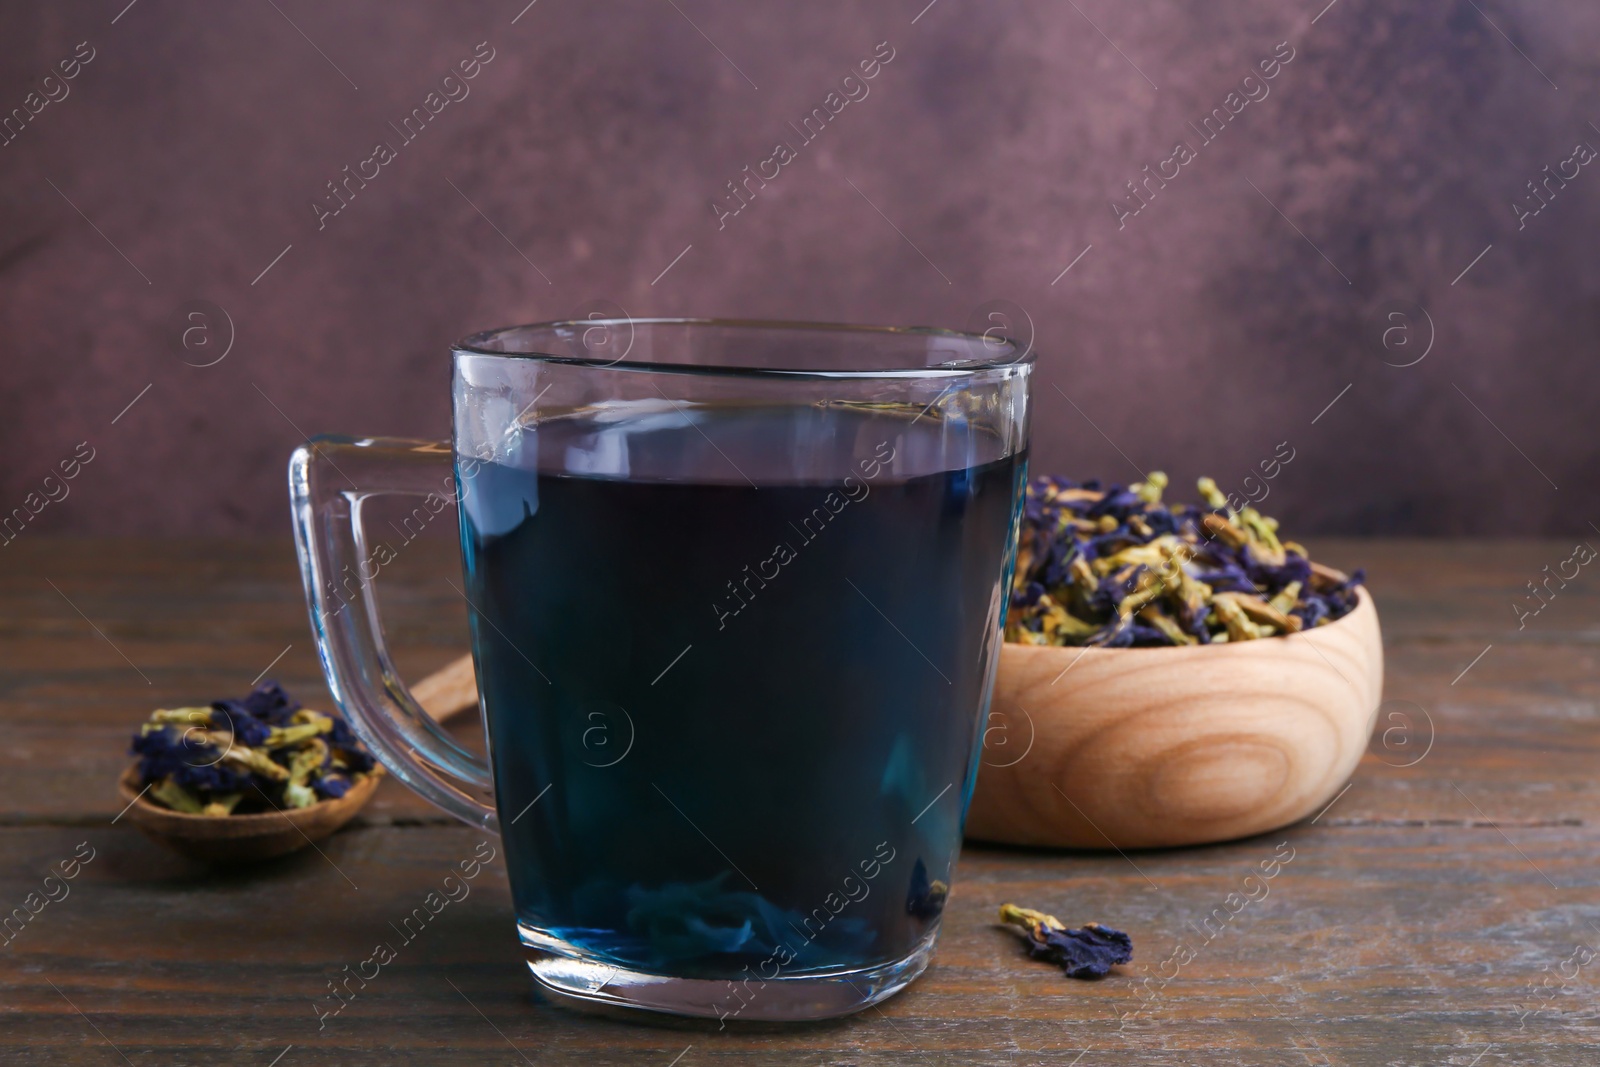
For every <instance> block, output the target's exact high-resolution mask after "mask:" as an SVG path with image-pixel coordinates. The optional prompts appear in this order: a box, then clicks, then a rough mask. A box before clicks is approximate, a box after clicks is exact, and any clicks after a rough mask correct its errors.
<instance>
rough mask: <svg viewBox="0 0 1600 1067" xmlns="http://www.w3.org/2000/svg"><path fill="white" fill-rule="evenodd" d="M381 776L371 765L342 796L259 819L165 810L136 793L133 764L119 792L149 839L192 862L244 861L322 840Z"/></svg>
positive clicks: (377, 767)
mask: <svg viewBox="0 0 1600 1067" xmlns="http://www.w3.org/2000/svg"><path fill="white" fill-rule="evenodd" d="M383 775H384V770H383V767H382V765H381V764H375V765H374V766H373V768H372V771H371V772H370V773H368V774H366V775H364V776H363V777H361V778H360V779H358V780H357V781H356V782H355V783H354V784H352V785H351V786H350V788H349V790H347V791H346V792H345V795H344V796H342V797H338V798H336V799H333V800H319V801H318V802H317V803H315V804H313V805H311V806H310V807H309V808H285V809H284V810H282V811H269V812H264V813H262V814H260V815H228V816H211V815H188V814H185V813H184V812H181V811H172V810H171V809H169V808H163V807H162V806H160V805H159V804H155V803H153V802H151V801H149V800H146V799H145V798H144V797H142V796H140V795H139V768H138V766H137V765H134V766H131V767H129V768H128V769H127V770H126V771H124V772H123V774H122V778H121V780H119V781H118V782H117V792H119V793H120V794H121V795H122V802H123V804H125V805H128V809H127V811H128V818H130V819H132V820H133V824H134V825H135V826H137V827H138V828H139V829H140V830H142V831H144V833H145V835H146V836H147V837H150V838H152V839H154V840H156V841H159V842H161V843H162V844H164V845H169V846H171V847H172V848H174V849H177V850H178V851H179V852H181V853H183V854H184V855H185V856H189V857H191V858H192V859H198V860H207V861H210V862H213V863H246V862H252V861H255V860H265V859H271V858H273V857H274V856H285V855H288V854H289V853H291V852H293V851H295V850H296V849H301V848H305V847H306V846H307V845H309V844H312V843H313V842H316V841H321V840H322V839H323V838H325V837H327V836H328V835H329V834H331V833H333V832H334V831H335V830H337V829H339V827H341V826H343V825H344V824H345V823H347V822H349V821H350V820H351V818H353V817H354V816H355V814H356V813H357V812H359V811H360V810H361V808H362V806H363V805H364V804H366V802H367V800H368V799H369V798H371V796H372V794H373V791H374V790H376V789H377V788H378V781H379V779H381V778H382V777H383Z"/></svg>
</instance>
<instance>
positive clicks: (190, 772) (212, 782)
mask: <svg viewBox="0 0 1600 1067" xmlns="http://www.w3.org/2000/svg"><path fill="white" fill-rule="evenodd" d="M131 751H132V752H133V754H134V755H136V756H138V757H139V778H140V784H141V785H142V786H147V787H149V792H148V793H147V794H146V795H147V796H148V797H150V799H152V800H154V801H155V802H156V803H158V804H161V805H162V806H164V807H167V808H171V809H172V810H173V811H181V812H187V813H189V814H191V815H214V816H218V817H221V816H227V815H245V814H253V813H257V812H262V811H271V810H273V809H274V808H305V807H310V806H311V805H312V804H315V803H316V802H317V801H319V800H327V799H331V798H333V797H342V796H344V794H345V792H346V791H348V790H349V788H350V786H351V785H352V784H353V783H354V782H355V781H356V780H357V779H359V778H360V777H361V776H363V775H365V774H367V773H369V772H370V771H371V770H372V767H373V761H372V756H371V755H370V754H369V753H368V752H367V750H366V749H365V748H364V747H362V745H361V742H359V741H357V740H356V737H355V734H353V733H351V731H350V727H349V725H348V724H347V723H346V722H345V721H344V720H343V719H342V718H340V717H338V716H337V715H331V714H324V713H323V712H320V711H312V710H311V709H309V708H303V707H301V706H300V703H299V701H297V700H295V699H294V698H293V697H291V696H289V694H288V693H286V692H284V690H283V687H282V686H280V685H278V683H277V682H272V681H268V682H263V683H262V684H261V685H259V686H257V687H256V689H255V690H254V691H253V692H251V693H250V695H249V696H246V697H244V698H243V699H242V700H219V701H217V702H215V703H213V704H212V705H211V706H210V707H203V708H200V707H196V708H160V709H157V710H156V711H153V712H151V713H150V719H149V721H148V722H146V723H144V724H143V725H142V726H140V728H139V732H138V733H137V734H135V735H134V737H133V747H132V750H131Z"/></svg>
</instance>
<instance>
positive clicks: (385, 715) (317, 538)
mask: <svg viewBox="0 0 1600 1067" xmlns="http://www.w3.org/2000/svg"><path fill="white" fill-rule="evenodd" d="M388 495H401V496H421V497H428V496H439V497H443V498H444V499H446V500H449V501H454V500H455V495H456V494H455V469H454V459H453V454H452V451H451V448H450V445H449V444H448V443H447V442H444V441H415V440H410V439H406V438H398V437H369V438H355V437H339V436H331V435H330V436H319V437H313V438H311V439H310V440H309V441H307V442H306V443H305V444H303V445H301V446H300V447H299V448H296V449H295V450H294V454H293V456H291V457H290V459H289V498H290V504H291V506H292V508H293V510H294V540H295V548H296V549H297V550H298V552H299V555H300V577H301V580H302V581H303V582H304V583H305V590H306V606H307V608H308V609H309V610H310V613H311V629H312V632H313V634H314V635H315V637H316V642H317V654H318V656H319V658H320V659H321V660H322V669H323V673H324V674H325V675H326V676H327V681H328V688H329V690H330V691H332V693H333V699H334V701H335V703H337V704H338V705H339V709H340V710H341V711H342V712H344V715H345V718H346V719H348V720H349V721H350V725H351V726H352V727H353V728H354V729H355V732H356V735H357V736H358V737H360V738H361V740H362V742H364V743H365V744H366V746H367V747H368V748H369V749H371V750H372V752H373V754H374V755H376V756H377V757H378V759H379V760H380V761H381V762H382V763H383V764H384V766H385V767H387V768H388V769H389V770H390V771H391V772H393V773H394V775H395V777H397V778H399V779H400V780H401V781H402V782H404V783H405V784H406V785H408V786H410V787H411V788H412V789H414V790H416V792H418V793H420V794H421V795H422V796H423V797H424V798H426V799H428V800H431V801H432V802H433V803H435V804H437V805H438V806H439V807H441V808H443V809H444V810H445V811H447V812H449V813H450V814H451V815H454V816H455V817H456V818H458V819H460V820H461V821H463V822H465V823H468V824H469V825H472V826H478V827H482V828H484V829H486V830H489V831H491V832H494V833H498V832H499V829H500V826H499V819H498V817H497V816H496V814H495V809H494V807H493V806H492V804H490V803H486V802H485V801H486V800H491V799H492V796H493V788H494V786H493V779H492V777H491V774H490V770H489V765H488V763H487V762H485V761H484V760H482V759H480V758H479V757H477V756H475V755H473V754H472V753H471V752H468V751H467V750H466V749H464V748H462V747H461V746H460V745H459V744H457V743H456V742H455V740H454V739H453V738H451V737H450V736H449V735H448V734H446V733H445V732H444V731H443V730H442V729H440V727H439V726H438V724H437V723H435V722H434V721H433V718H432V717H431V716H429V715H428V713H427V712H425V711H423V710H422V707H421V705H419V704H418V703H417V701H416V698H415V697H413V696H412V695H411V691H410V690H409V689H407V688H406V684H405V683H404V682H403V681H401V680H400V676H399V674H397V673H396V672H395V669H394V663H393V661H392V660H391V659H390V657H389V649H388V646H387V645H386V644H385V642H384V637H383V624H382V623H381V621H380V620H379V618H378V601H377V597H376V596H375V595H374V592H373V585H372V578H373V577H374V576H375V573H376V571H375V570H373V571H372V573H368V570H369V569H371V565H372V562H373V561H374V560H375V559H376V560H377V561H378V563H379V565H381V564H382V563H383V562H387V561H386V560H383V559H382V558H381V557H380V556H377V555H376V554H375V550H374V549H373V548H372V546H371V544H370V543H369V541H368V539H367V536H366V531H365V529H364V527H363V524H362V508H363V505H364V504H365V502H366V501H367V500H368V499H369V498H371V497H375V496H388ZM346 595H350V597H351V599H349V600H346V599H345V596H346Z"/></svg>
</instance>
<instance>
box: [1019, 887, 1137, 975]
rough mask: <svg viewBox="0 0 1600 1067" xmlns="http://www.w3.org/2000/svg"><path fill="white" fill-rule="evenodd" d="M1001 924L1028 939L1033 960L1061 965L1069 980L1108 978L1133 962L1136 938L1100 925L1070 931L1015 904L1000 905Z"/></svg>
mask: <svg viewBox="0 0 1600 1067" xmlns="http://www.w3.org/2000/svg"><path fill="white" fill-rule="evenodd" d="M1000 921H1001V922H1002V923H1006V924H1007V925H1011V926H1016V927H1019V928H1020V929H1021V930H1022V932H1023V933H1024V934H1025V935H1026V936H1027V946H1028V955H1029V956H1031V957H1032V958H1034V959H1036V960H1049V961H1050V962H1051V963H1056V964H1059V965H1060V966H1061V969H1062V970H1063V971H1064V972H1066V975H1067V977H1068V978H1104V977H1105V976H1106V975H1107V974H1108V973H1110V971H1111V968H1112V967H1114V966H1116V965H1117V964H1119V963H1128V962H1130V961H1131V960H1132V959H1133V938H1131V937H1129V936H1128V935H1127V934H1125V933H1123V932H1122V931H1121V930H1113V929H1112V928H1111V927H1109V926H1101V925H1100V924H1099V923H1088V924H1086V925H1084V926H1082V927H1080V928H1078V929H1076V930H1069V929H1067V924H1066V923H1064V922H1062V921H1061V920H1060V919H1058V918H1056V917H1055V916H1054V915H1046V914H1045V913H1044V912H1042V911H1034V910H1033V909H1032V908H1019V907H1018V906H1017V905H1015V904H1002V905H1000Z"/></svg>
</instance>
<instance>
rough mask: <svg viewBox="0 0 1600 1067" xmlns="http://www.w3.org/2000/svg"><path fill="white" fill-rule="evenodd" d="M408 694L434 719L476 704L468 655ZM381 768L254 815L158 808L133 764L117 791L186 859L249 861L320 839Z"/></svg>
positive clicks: (149, 831)
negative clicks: (325, 793)
mask: <svg viewBox="0 0 1600 1067" xmlns="http://www.w3.org/2000/svg"><path fill="white" fill-rule="evenodd" d="M412 694H413V695H414V696H415V697H416V698H417V702H418V703H420V704H421V705H422V707H423V710H425V711H426V712H427V713H428V714H429V715H432V716H433V717H434V719H435V720H436V721H438V722H443V721H445V720H446V719H449V718H451V717H452V716H454V715H457V714H459V713H461V712H463V711H465V710H467V709H468V708H472V707H477V705H478V688H477V679H476V677H475V675H474V673H473V669H472V657H471V656H462V657H461V658H460V659H457V660H454V661H453V662H451V663H450V664H449V665H448V666H446V667H445V668H444V669H443V670H439V671H435V672H434V673H433V674H430V675H428V676H427V677H426V678H424V679H422V681H420V682H418V683H417V684H416V686H414V687H413V688H412ZM385 773H386V772H385V771H384V769H383V765H382V764H375V765H374V766H373V768H372V771H371V773H369V774H366V775H363V776H362V777H361V778H359V779H358V780H357V781H356V782H355V784H354V785H352V786H351V787H350V789H349V791H347V792H346V793H345V795H344V796H342V797H336V798H334V799H332V800H319V801H318V802H317V803H315V804H312V805H311V806H310V807H305V808H284V809H282V810H279V811H268V812H262V813H261V814H259V815H227V816H212V815H190V814H188V813H186V812H181V811H173V810H172V809H171V808H164V807H162V806H161V805H159V804H155V803H153V802H151V801H149V800H147V799H145V797H144V794H143V792H142V791H141V790H140V788H139V768H138V765H137V764H135V765H134V766H131V767H129V768H128V769H127V770H126V771H124V772H123V774H122V778H121V780H120V781H118V783H117V791H118V792H119V793H120V794H121V796H122V803H123V804H124V805H126V811H127V814H128V818H129V819H131V820H132V822H133V824H134V825H135V826H137V827H138V828H139V829H140V830H142V831H143V832H144V833H145V835H146V836H148V837H150V838H152V839H154V840H156V841H159V842H161V843H162V844H164V845H167V846H170V847H171V848H173V849H176V850H177V851H179V852H181V853H183V854H184V855H185V856H189V857H190V858H192V859H199V860H207V861H210V862H213V863H249V862H253V861H256V860H265V859H272V858H273V857H275V856H284V855H288V854H289V853H290V852H294V851H296V850H297V849H302V848H304V847H306V846H307V845H309V844H312V843H314V842H317V841H321V840H322V839H323V838H325V837H327V836H328V835H329V834H331V833H333V832H334V831H335V830H337V829H339V827H341V826H343V825H344V824H345V823H347V822H349V821H350V820H351V819H352V818H354V817H355V814H356V813H357V812H359V811H360V810H361V809H362V808H363V807H365V806H366V803H367V801H368V800H371V799H372V794H373V793H375V792H377V789H378V782H379V780H380V779H382V778H383V777H384V775H385Z"/></svg>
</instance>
